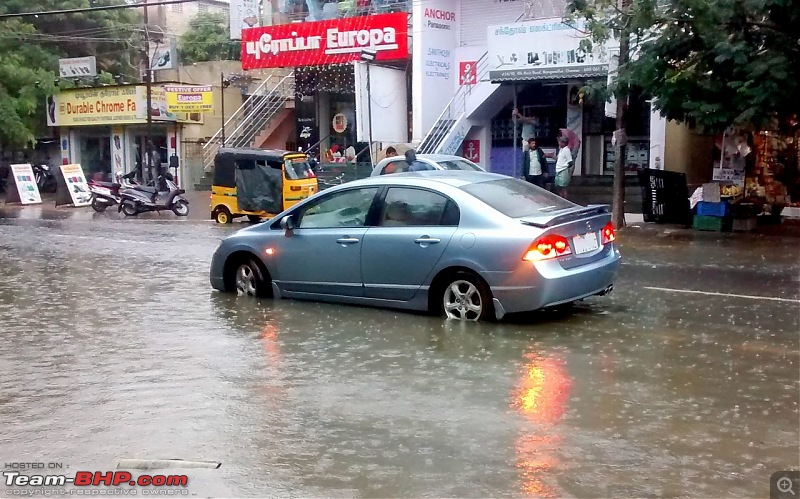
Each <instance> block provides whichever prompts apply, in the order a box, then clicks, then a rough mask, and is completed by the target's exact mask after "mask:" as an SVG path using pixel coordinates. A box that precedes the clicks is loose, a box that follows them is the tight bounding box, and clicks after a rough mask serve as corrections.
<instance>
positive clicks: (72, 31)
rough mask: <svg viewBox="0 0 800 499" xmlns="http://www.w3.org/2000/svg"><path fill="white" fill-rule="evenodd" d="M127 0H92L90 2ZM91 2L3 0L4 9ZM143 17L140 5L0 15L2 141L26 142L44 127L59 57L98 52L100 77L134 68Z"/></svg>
mask: <svg viewBox="0 0 800 499" xmlns="http://www.w3.org/2000/svg"><path fill="white" fill-rule="evenodd" d="M123 3H127V2H126V1H125V0H92V5H91V6H106V5H119V4H123ZM34 4H35V6H34ZM89 6H90V5H89V2H88V1H87V0H39V1H37V2H30V1H29V0H3V2H0V14H12V13H23V12H30V11H32V10H36V11H48V10H65V9H71V8H81V7H89ZM139 19H140V15H139V10H138V9H119V10H109V11H94V12H83V13H71V14H56V15H40V16H25V17H18V18H9V19H2V20H0V123H2V124H3V126H0V146H8V147H15V148H16V147H24V146H26V145H28V144H30V143H31V142H33V141H34V140H35V138H36V137H37V136H40V135H41V134H42V133H43V132H44V131H45V128H46V119H45V116H46V115H45V98H46V97H47V96H48V95H52V94H53V93H55V92H56V91H57V89H56V84H55V81H56V78H57V72H58V59H59V58H64V57H84V56H92V55H93V56H95V57H97V65H98V71H100V75H99V81H101V82H112V81H113V77H112V75H133V74H135V70H136V66H135V64H133V63H134V62H135V61H136V59H137V58H139V57H141V48H142V46H141V43H140V35H139V29H140V25H139V24H138V23H139ZM72 84H73V83H70V82H65V81H62V82H60V83H59V87H62V88H64V87H69V86H71V85H72Z"/></svg>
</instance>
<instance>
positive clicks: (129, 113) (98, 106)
mask: <svg viewBox="0 0 800 499" xmlns="http://www.w3.org/2000/svg"><path fill="white" fill-rule="evenodd" d="M138 95H139V94H138V92H137V87H134V86H121V87H99V88H80V89H72V90H63V91H61V92H60V93H59V94H57V95H55V96H54V97H53V99H52V100H50V101H48V106H49V107H51V108H52V109H51V110H50V114H51V116H48V125H51V126H77V125H109V124H117V123H119V124H122V123H138V122H141V119H140V118H139V116H138V114H137V111H138V108H139V102H140V100H139V98H138Z"/></svg>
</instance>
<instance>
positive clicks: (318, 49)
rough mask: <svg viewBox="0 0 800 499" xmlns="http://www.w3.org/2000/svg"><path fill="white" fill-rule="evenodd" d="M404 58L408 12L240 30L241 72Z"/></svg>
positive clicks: (406, 46)
mask: <svg viewBox="0 0 800 499" xmlns="http://www.w3.org/2000/svg"><path fill="white" fill-rule="evenodd" d="M363 50H370V51H374V52H375V54H376V55H375V60H376V61H389V60H402V59H408V14H406V13H403V12H396V13H391V14H376V15H371V16H360V17H343V18H338V19H331V20H327V21H318V22H305V23H291V24H281V25H276V26H262V27H258V28H248V29H244V30H242V68H243V69H245V70H247V69H264V68H280V67H298V66H319V65H326V64H342V63H346V62H352V61H357V60H359V59H361V53H362V51H363Z"/></svg>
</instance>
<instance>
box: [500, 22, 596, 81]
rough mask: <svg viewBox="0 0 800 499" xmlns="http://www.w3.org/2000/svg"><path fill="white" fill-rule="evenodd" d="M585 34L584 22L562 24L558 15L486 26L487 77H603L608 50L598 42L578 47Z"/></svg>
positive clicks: (531, 78) (534, 78)
mask: <svg viewBox="0 0 800 499" xmlns="http://www.w3.org/2000/svg"><path fill="white" fill-rule="evenodd" d="M587 38H588V35H587V34H586V29H585V22H584V21H578V22H576V23H575V24H574V25H573V24H566V23H564V21H563V20H562V19H561V18H552V19H539V20H536V21H528V22H522V23H516V24H503V25H496V26H490V27H489V31H488V34H487V41H488V45H489V79H490V80H491V81H494V82H500V81H519V80H563V79H570V78H592V77H605V76H607V75H608V66H609V60H610V57H609V53H608V50H607V47H606V46H605V45H602V44H594V45H593V47H592V49H591V51H587V50H584V48H582V47H581V41H582V40H585V39H587Z"/></svg>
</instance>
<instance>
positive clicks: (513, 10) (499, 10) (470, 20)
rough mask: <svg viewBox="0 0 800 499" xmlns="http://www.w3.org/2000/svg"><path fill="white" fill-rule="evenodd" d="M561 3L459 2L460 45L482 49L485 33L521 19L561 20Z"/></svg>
mask: <svg viewBox="0 0 800 499" xmlns="http://www.w3.org/2000/svg"><path fill="white" fill-rule="evenodd" d="M565 4H566V2H565V0H461V2H460V10H459V13H460V19H461V33H460V39H459V42H460V45H461V46H462V47H474V46H485V45H486V30H487V29H488V28H489V26H492V25H494V24H504V23H514V22H517V20H518V19H520V18H521V17H522V18H524V19H541V18H547V17H561V16H562V15H564V6H565Z"/></svg>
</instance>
